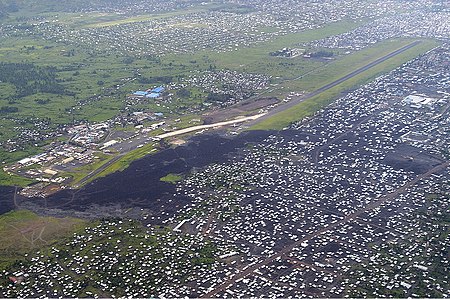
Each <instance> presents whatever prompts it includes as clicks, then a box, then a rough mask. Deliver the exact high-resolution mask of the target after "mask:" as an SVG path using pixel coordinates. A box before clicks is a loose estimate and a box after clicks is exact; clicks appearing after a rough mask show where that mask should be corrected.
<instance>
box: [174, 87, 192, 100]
mask: <svg viewBox="0 0 450 299" xmlns="http://www.w3.org/2000/svg"><path fill="white" fill-rule="evenodd" d="M177 96H179V97H180V98H189V97H191V92H190V91H189V90H188V89H186V88H182V89H180V90H178V91H177Z"/></svg>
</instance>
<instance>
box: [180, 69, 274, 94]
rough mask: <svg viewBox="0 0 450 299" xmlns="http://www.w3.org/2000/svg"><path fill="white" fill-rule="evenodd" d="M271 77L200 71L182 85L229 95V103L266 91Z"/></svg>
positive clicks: (231, 72) (221, 71) (229, 71)
mask: <svg viewBox="0 0 450 299" xmlns="http://www.w3.org/2000/svg"><path fill="white" fill-rule="evenodd" d="M270 81H271V77H270V76H268V75H262V74H251V73H242V72H237V71H231V70H219V71H202V72H196V73H194V74H193V75H191V76H190V77H188V78H187V79H186V80H185V82H184V83H183V84H187V85H188V86H192V87H198V88H200V89H202V90H204V91H206V92H209V93H214V94H226V95H229V96H230V97H231V98H232V100H230V101H231V102H233V101H234V102H236V101H240V100H243V99H246V98H248V97H250V96H252V95H254V94H255V92H258V91H261V90H266V89H267V88H268V86H269V83H270Z"/></svg>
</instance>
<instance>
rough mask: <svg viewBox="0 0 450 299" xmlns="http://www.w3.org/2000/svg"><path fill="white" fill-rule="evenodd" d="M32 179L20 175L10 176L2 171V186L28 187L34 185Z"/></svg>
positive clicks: (0, 178) (0, 182)
mask: <svg viewBox="0 0 450 299" xmlns="http://www.w3.org/2000/svg"><path fill="white" fill-rule="evenodd" d="M33 182H34V181H33V180H31V179H27V178H24V177H21V176H18V175H10V174H8V173H6V172H4V171H3V169H0V186H19V187H26V186H28V185H30V184H31V183H33Z"/></svg>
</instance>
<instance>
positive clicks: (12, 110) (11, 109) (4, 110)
mask: <svg viewBox="0 0 450 299" xmlns="http://www.w3.org/2000/svg"><path fill="white" fill-rule="evenodd" d="M16 112H19V108H17V107H12V106H3V107H1V108H0V114H8V113H16Z"/></svg>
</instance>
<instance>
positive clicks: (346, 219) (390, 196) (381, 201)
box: [202, 162, 450, 298]
mask: <svg viewBox="0 0 450 299" xmlns="http://www.w3.org/2000/svg"><path fill="white" fill-rule="evenodd" d="M449 165H450V162H446V163H442V164H440V165H438V166H436V167H434V168H432V169H430V170H429V171H428V172H426V173H424V174H421V175H418V176H417V177H416V178H415V179H413V180H412V181H410V182H408V183H406V184H405V185H403V186H402V187H400V188H398V189H397V190H396V191H394V192H392V193H389V194H387V195H385V196H384V197H382V198H380V199H378V200H375V201H373V202H372V203H370V204H369V205H367V206H366V207H364V208H361V209H360V210H357V211H356V212H354V213H352V214H349V215H347V216H345V217H344V218H343V219H342V220H339V221H338V222H335V223H333V224H331V225H329V226H327V227H323V228H321V229H319V230H317V231H316V232H314V233H312V234H310V235H308V236H306V237H304V238H302V239H300V240H298V241H296V242H295V243H293V244H291V245H288V246H286V247H284V248H282V249H281V250H280V251H278V252H277V253H274V254H273V255H271V256H269V257H267V258H266V259H264V260H263V261H261V262H259V263H257V264H255V265H253V266H251V267H249V268H247V269H245V270H244V271H242V272H240V273H237V274H235V275H234V276H232V277H230V278H229V279H227V280H225V281H224V282H223V283H221V284H220V285H218V286H217V287H215V288H214V289H213V290H211V291H210V292H208V293H207V294H205V295H204V296H203V297H202V298H212V297H213V296H214V295H216V294H218V293H219V292H222V291H225V290H226V289H227V288H228V287H230V286H231V285H233V284H234V283H235V282H236V281H237V280H239V279H241V278H245V277H246V276H248V275H250V274H252V273H253V272H254V271H256V270H258V269H259V268H261V267H262V266H265V265H268V264H270V263H272V262H273V261H275V260H276V259H277V258H279V257H283V256H284V255H286V254H288V253H289V252H291V251H292V250H293V249H294V248H296V247H298V246H300V245H301V244H302V243H303V242H305V241H309V240H311V239H313V238H315V237H317V236H320V235H323V234H324V233H326V232H329V231H331V230H334V229H336V228H337V227H338V226H340V225H342V224H345V223H347V222H349V221H351V220H353V219H356V218H357V217H359V216H361V215H362V214H364V213H365V212H368V211H372V210H374V209H376V208H378V207H380V206H381V205H382V204H384V203H385V202H387V201H389V200H393V199H395V198H396V197H397V196H398V195H399V194H402V193H404V192H405V191H406V190H407V189H408V188H411V187H412V186H414V185H415V184H417V183H418V182H419V181H420V180H422V179H424V178H428V177H430V176H431V175H432V174H434V173H436V172H439V171H442V170H444V169H445V168H447V167H448V166H449Z"/></svg>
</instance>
